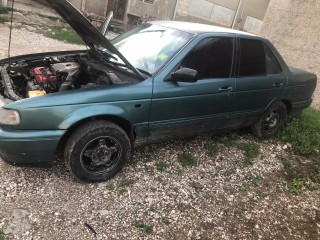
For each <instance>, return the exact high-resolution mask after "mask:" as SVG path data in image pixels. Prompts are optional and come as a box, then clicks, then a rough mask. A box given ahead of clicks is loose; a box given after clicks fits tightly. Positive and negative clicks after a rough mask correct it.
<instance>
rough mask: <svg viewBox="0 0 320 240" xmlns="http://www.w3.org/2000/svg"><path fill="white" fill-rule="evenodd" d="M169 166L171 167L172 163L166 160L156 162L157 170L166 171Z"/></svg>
mask: <svg viewBox="0 0 320 240" xmlns="http://www.w3.org/2000/svg"><path fill="white" fill-rule="evenodd" d="M168 167H170V164H169V163H166V162H159V163H156V168H157V170H158V171H160V172H163V171H165V170H166V169H167V168H168Z"/></svg>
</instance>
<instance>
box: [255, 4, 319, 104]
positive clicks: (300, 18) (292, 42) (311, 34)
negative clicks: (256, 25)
mask: <svg viewBox="0 0 320 240" xmlns="http://www.w3.org/2000/svg"><path fill="white" fill-rule="evenodd" d="M319 13H320V1H318V0H271V1H270V6H269V9H268V11H267V13H266V16H265V20H264V25H263V28H262V32H261V34H262V35H264V36H265V37H266V38H268V39H270V40H271V41H272V42H273V44H274V45H275V46H276V47H277V49H278V50H279V52H280V53H281V55H282V56H283V57H284V59H285V60H286V62H287V63H288V64H289V65H293V66H296V67H299V68H302V69H305V70H308V71H311V72H314V73H316V74H317V75H318V77H319V78H320V44H319V42H320V41H319V40H320V27H319V26H320V17H319ZM313 106H315V107H316V108H318V109H320V84H318V88H317V90H316V94H315V100H314V103H313Z"/></svg>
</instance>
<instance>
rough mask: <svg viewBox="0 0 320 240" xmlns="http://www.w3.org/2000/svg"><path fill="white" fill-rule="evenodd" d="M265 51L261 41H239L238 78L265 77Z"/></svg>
mask: <svg viewBox="0 0 320 240" xmlns="http://www.w3.org/2000/svg"><path fill="white" fill-rule="evenodd" d="M266 72H267V71H266V58H265V49H264V45H263V43H262V41H260V40H254V39H240V69H239V74H238V76H239V77H245V76H261V75H266Z"/></svg>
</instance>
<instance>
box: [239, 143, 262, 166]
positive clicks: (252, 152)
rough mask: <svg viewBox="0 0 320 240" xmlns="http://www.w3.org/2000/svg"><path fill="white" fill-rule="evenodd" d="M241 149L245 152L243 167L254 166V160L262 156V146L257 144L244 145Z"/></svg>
mask: <svg viewBox="0 0 320 240" xmlns="http://www.w3.org/2000/svg"><path fill="white" fill-rule="evenodd" d="M241 149H242V150H243V151H244V160H243V165H244V166H245V167H249V166H252V165H253V164H254V160H255V159H256V158H257V157H258V156H259V154H260V145H259V144H257V143H244V144H243V145H242V147H241Z"/></svg>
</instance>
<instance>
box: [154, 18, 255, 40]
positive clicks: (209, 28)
mask: <svg viewBox="0 0 320 240" xmlns="http://www.w3.org/2000/svg"><path fill="white" fill-rule="evenodd" d="M151 23H152V24H156V25H160V26H163V27H167V28H174V29H177V30H181V31H184V32H190V33H195V34H201V33H233V34H241V35H247V36H255V37H258V36H257V35H254V34H251V33H248V32H243V31H239V30H234V29H231V28H224V27H218V26H213V25H206V24H201V23H190V22H179V21H154V22H151Z"/></svg>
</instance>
